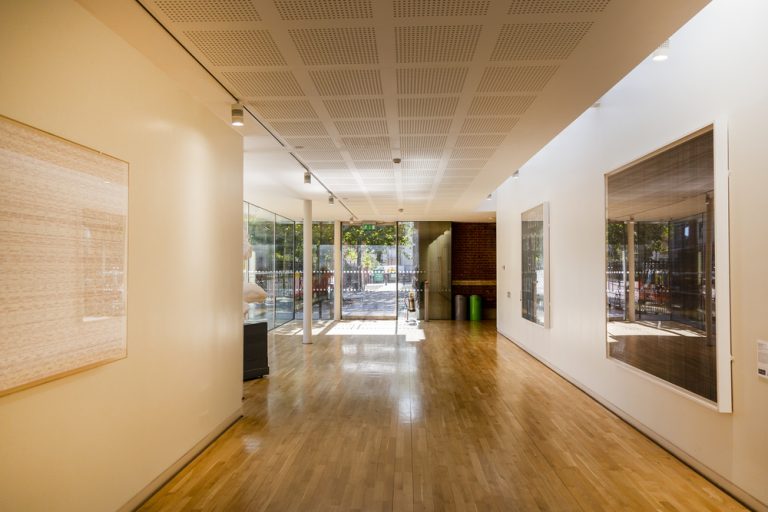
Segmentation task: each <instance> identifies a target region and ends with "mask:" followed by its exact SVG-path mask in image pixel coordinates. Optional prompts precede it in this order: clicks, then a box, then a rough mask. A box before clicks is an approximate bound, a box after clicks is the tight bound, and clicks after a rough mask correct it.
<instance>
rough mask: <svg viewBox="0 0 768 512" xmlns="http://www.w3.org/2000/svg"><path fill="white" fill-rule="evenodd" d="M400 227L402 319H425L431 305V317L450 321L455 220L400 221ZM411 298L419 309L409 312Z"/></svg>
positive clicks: (398, 261) (398, 256)
mask: <svg viewBox="0 0 768 512" xmlns="http://www.w3.org/2000/svg"><path fill="white" fill-rule="evenodd" d="M397 230H398V236H397V240H398V247H397V268H398V301H397V308H398V317H399V319H400V320H405V319H406V316H408V318H409V319H411V320H413V319H416V320H419V319H424V318H426V316H425V315H426V313H427V308H429V318H430V319H432V320H450V319H451V223H450V222H398V224H397ZM427 283H429V284H428V286H427ZM427 290H428V291H429V293H428V295H427ZM411 297H412V298H413V299H414V302H415V304H414V305H415V309H416V311H415V312H414V313H410V312H408V314H407V315H406V313H407V310H408V303H409V299H410V298H411ZM427 302H428V303H429V304H427Z"/></svg>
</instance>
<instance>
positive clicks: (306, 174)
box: [304, 171, 312, 185]
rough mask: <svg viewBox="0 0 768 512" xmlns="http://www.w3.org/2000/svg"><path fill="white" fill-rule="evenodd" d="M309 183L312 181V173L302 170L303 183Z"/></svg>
mask: <svg viewBox="0 0 768 512" xmlns="http://www.w3.org/2000/svg"><path fill="white" fill-rule="evenodd" d="M310 183H312V173H311V172H309V171H304V184H305V185H309V184H310Z"/></svg>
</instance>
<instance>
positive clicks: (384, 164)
mask: <svg viewBox="0 0 768 512" xmlns="http://www.w3.org/2000/svg"><path fill="white" fill-rule="evenodd" d="M355 167H356V168H358V169H361V170H381V169H392V161H391V160H373V161H355ZM366 175H367V174H366Z"/></svg>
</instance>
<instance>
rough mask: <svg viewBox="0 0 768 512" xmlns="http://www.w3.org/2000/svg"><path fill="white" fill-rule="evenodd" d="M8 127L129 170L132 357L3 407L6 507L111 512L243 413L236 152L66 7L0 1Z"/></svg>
mask: <svg viewBox="0 0 768 512" xmlns="http://www.w3.org/2000/svg"><path fill="white" fill-rule="evenodd" d="M0 114H3V115H6V116H8V117H11V118H14V119H17V120H19V121H22V122H25V123H28V124H31V125H33V126H35V127H37V128H40V129H43V130H46V131H49V132H51V133H54V134H57V135H60V136H62V137H65V138H67V139H70V140H73V141H76V142H78V143H81V144H84V145H86V146H90V147H92V148H95V149H98V150H100V151H103V152H105V153H108V154H111V155H113V156H115V157H118V158H120V159H123V160H126V161H128V162H129V163H130V186H129V255H128V357H127V359H124V360H122V361H119V362H116V363H112V364H108V365H106V366H102V367H99V368H97V369H93V370H89V371H87V372H82V373H79V374H76V375H73V376H70V377H66V378H63V379H60V380H57V381H54V382H51V383H48V384H44V385H41V386H38V387H35V388H32V389H29V390H26V391H22V392H19V393H15V394H12V395H9V396H5V397H2V398H0V510H4V511H35V510H41V511H42V510H45V511H51V510H77V511H88V510H94V511H106V510H115V509H117V508H119V507H121V506H122V505H123V504H125V503H126V502H127V501H128V500H130V499H131V498H132V497H133V496H134V495H135V494H136V493H137V492H139V491H140V490H141V489H142V488H143V487H144V486H146V485H147V484H148V483H149V482H150V481H151V480H152V479H154V478H155V477H156V476H158V475H159V474H160V473H161V472H163V471H164V470H166V469H167V468H168V467H169V466H170V465H172V464H173V463H174V462H175V461H176V460H177V459H178V458H179V457H181V456H182V455H183V454H185V452H187V450H189V449H190V448H191V447H192V446H193V445H195V444H196V443H197V442H198V441H200V440H201V439H203V438H204V437H206V435H208V434H209V433H211V432H212V431H214V430H215V429H217V428H218V427H220V426H221V425H222V424H223V423H224V422H226V421H227V420H228V419H230V418H232V417H233V415H236V414H237V413H238V411H239V409H240V402H241V396H242V327H241V325H242V322H241V316H240V315H241V313H240V303H241V299H240V295H241V283H240V280H241V276H240V272H241V270H240V269H241V267H240V265H241V260H240V258H241V254H240V253H241V246H242V242H241V236H242V234H241V233H242V224H241V222H242V221H241V207H242V203H241V201H242V154H243V153H242V139H241V137H240V136H239V135H237V134H236V133H235V132H234V131H233V130H232V129H231V128H230V127H228V126H226V124H225V123H224V122H222V121H221V120H219V119H217V118H215V117H214V116H213V115H212V114H210V113H209V112H208V111H207V110H206V109H204V108H203V107H202V106H200V105H199V104H198V103H196V102H195V101H194V100H192V99H191V98H190V97H189V96H187V95H186V94H184V93H183V92H182V91H181V90H180V89H179V88H178V87H177V86H176V85H175V84H174V83H172V82H171V81H170V80H169V79H168V78H167V77H166V76H165V75H164V74H163V73H161V72H160V71H159V70H158V69H157V68H155V67H154V66H153V65H151V64H150V63H149V62H148V61H147V60H146V59H145V58H143V57H142V56H141V55H140V54H139V53H138V52H137V51H136V50H134V49H133V48H132V47H130V46H129V45H127V44H126V43H125V42H124V41H123V40H122V39H120V38H118V37H117V36H116V35H115V34H114V33H112V32H110V31H109V30H108V29H107V28H106V27H104V26H103V25H102V24H101V23H99V22H98V21H96V20H95V19H94V18H93V17H92V16H91V15H90V14H88V13H87V12H86V11H85V10H84V9H82V8H81V7H80V6H78V5H77V4H75V3H74V2H72V1H70V0H49V1H45V0H24V1H11V2H0ZM52 263H55V257H52ZM0 264H1V263H0ZM0 293H2V291H0ZM41 314H45V313H44V312H42V313H41Z"/></svg>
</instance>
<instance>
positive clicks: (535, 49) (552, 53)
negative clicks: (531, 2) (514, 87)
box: [491, 21, 592, 61]
mask: <svg viewBox="0 0 768 512" xmlns="http://www.w3.org/2000/svg"><path fill="white" fill-rule="evenodd" d="M591 27H592V22H591V21H579V22H570V23H568V22H562V23H515V24H512V25H502V27H501V31H500V32H499V37H498V39H497V40H496V47H495V48H494V49H493V53H492V54H491V60H493V61H500V60H555V59H567V58H568V57H569V56H570V55H571V52H573V50H574V48H576V45H578V44H579V42H580V41H581V40H582V39H583V38H584V36H585V35H586V34H587V32H589V29H590V28H591Z"/></svg>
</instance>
